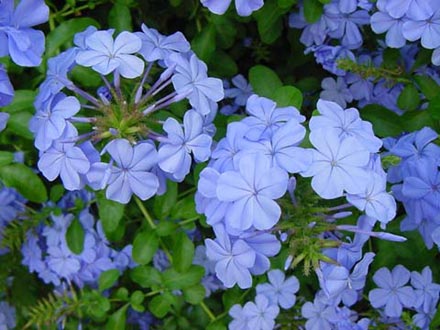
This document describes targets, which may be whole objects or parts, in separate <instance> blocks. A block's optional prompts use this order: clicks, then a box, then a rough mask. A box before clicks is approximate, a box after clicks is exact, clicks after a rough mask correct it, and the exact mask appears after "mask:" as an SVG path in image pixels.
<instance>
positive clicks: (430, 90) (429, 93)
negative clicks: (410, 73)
mask: <svg viewBox="0 0 440 330" xmlns="http://www.w3.org/2000/svg"><path fill="white" fill-rule="evenodd" d="M414 80H415V81H416V83H417V85H418V86H419V88H420V90H421V91H422V93H423V94H424V95H425V97H426V98H427V99H428V100H432V99H434V98H435V97H436V96H437V95H439V94H440V86H439V85H438V84H437V83H436V82H435V80H434V79H432V78H431V77H428V76H426V75H424V76H422V75H417V76H414Z"/></svg>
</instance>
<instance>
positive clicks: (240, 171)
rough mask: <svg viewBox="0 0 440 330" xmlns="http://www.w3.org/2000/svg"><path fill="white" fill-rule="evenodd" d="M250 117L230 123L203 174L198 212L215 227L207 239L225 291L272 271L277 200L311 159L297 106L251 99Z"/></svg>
mask: <svg viewBox="0 0 440 330" xmlns="http://www.w3.org/2000/svg"><path fill="white" fill-rule="evenodd" d="M246 111H247V112H248V114H249V116H248V117H246V118H244V119H243V120H241V121H240V122H234V123H231V124H230V125H229V126H228V130H227V134H226V137H225V138H224V139H222V140H221V141H220V142H219V143H218V144H217V146H216V148H215V149H214V151H213V153H212V160H211V162H210V165H209V167H208V168H205V169H204V170H203V171H202V172H201V173H200V180H199V184H198V192H197V195H196V202H197V209H198V211H199V212H201V213H204V214H205V215H206V216H207V222H208V224H210V225H211V226H213V227H214V231H215V233H216V237H217V238H216V239H215V240H211V239H207V240H206V247H207V255H208V257H209V258H210V259H211V260H215V261H216V262H217V263H216V267H215V270H216V274H217V276H218V278H219V279H220V280H222V282H223V283H224V285H225V286H226V287H232V286H233V285H234V284H235V283H238V285H239V286H240V287H242V288H245V287H250V286H251V283H252V280H251V273H252V274H262V273H264V272H265V271H267V270H268V269H269V267H270V264H269V260H268V257H270V256H273V255H275V254H277V253H278V251H279V249H280V244H279V242H278V240H277V239H276V237H275V236H274V235H272V234H269V233H266V232H265V231H266V230H270V229H272V228H273V227H274V226H275V225H276V224H277V222H278V221H279V219H280V216H281V208H280V206H279V205H278V204H277V203H276V202H275V199H278V198H280V197H282V196H283V195H284V194H285V192H286V190H287V185H288V182H289V176H288V173H298V172H300V171H302V170H305V169H306V168H307V167H308V166H309V165H310V163H311V154H310V152H308V151H307V150H305V149H303V148H300V147H299V144H300V143H301V141H302V139H303V138H304V136H305V128H304V127H303V126H302V125H301V122H303V121H304V117H303V116H301V115H300V114H299V112H298V110H297V109H296V108H294V107H285V108H277V106H276V103H275V102H273V101H271V100H269V99H267V98H263V97H259V96H257V95H252V96H251V97H249V99H248V100H247V104H246Z"/></svg>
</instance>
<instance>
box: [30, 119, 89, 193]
mask: <svg viewBox="0 0 440 330" xmlns="http://www.w3.org/2000/svg"><path fill="white" fill-rule="evenodd" d="M76 135H77V132H76V129H75V128H74V127H73V126H67V127H66V129H65V132H64V133H63V135H62V137H63V138H64V139H66V140H68V139H69V138H72V136H76ZM38 168H39V169H40V171H41V172H42V173H43V175H44V176H45V177H46V178H47V179H48V180H50V181H53V180H55V179H56V178H57V177H58V176H60V177H61V180H62V181H63V184H64V187H65V188H66V189H68V190H76V189H80V188H82V185H83V180H82V178H81V175H82V174H86V173H87V172H88V171H89V169H90V162H89V159H88V158H87V156H86V155H85V154H84V152H83V151H82V150H81V148H79V147H77V146H75V144H74V143H73V142H68V141H66V142H62V141H55V142H54V143H53V144H52V146H51V147H50V148H48V149H47V150H45V151H43V152H41V153H40V160H39V161H38Z"/></svg>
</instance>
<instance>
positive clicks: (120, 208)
mask: <svg viewBox="0 0 440 330" xmlns="http://www.w3.org/2000/svg"><path fill="white" fill-rule="evenodd" d="M96 199H97V202H98V213H99V218H100V219H101V222H102V228H103V229H104V232H105V233H111V232H114V231H115V230H116V229H117V228H118V225H119V222H120V221H121V219H122V217H123V216H124V209H125V205H124V204H120V203H118V202H115V201H111V200H108V199H107V198H106V197H105V195H104V193H102V192H101V193H98V194H97V196H96Z"/></svg>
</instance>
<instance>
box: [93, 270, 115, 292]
mask: <svg viewBox="0 0 440 330" xmlns="http://www.w3.org/2000/svg"><path fill="white" fill-rule="evenodd" d="M120 275H121V274H120V272H119V270H117V269H109V270H106V271H105V272H102V273H101V275H100V276H99V279H98V288H99V291H101V292H102V291H104V290H107V289H110V288H111V287H112V286H113V285H114V284H115V283H116V281H117V280H118V278H119V276H120Z"/></svg>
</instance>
